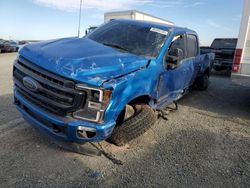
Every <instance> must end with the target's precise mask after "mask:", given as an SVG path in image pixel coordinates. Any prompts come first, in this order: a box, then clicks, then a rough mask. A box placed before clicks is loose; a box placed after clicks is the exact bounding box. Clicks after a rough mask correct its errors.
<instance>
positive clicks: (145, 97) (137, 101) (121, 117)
mask: <svg viewBox="0 0 250 188" xmlns="http://www.w3.org/2000/svg"><path fill="white" fill-rule="evenodd" d="M150 100H151V98H150V96H148V95H142V96H139V97H136V98H134V99H133V100H131V101H130V102H129V103H128V105H133V104H149V102H150ZM125 109H126V105H125V106H124V108H123V110H122V111H121V112H120V114H119V115H118V117H117V119H116V124H117V125H120V124H122V122H123V120H124V116H125V111H126V110H125Z"/></svg>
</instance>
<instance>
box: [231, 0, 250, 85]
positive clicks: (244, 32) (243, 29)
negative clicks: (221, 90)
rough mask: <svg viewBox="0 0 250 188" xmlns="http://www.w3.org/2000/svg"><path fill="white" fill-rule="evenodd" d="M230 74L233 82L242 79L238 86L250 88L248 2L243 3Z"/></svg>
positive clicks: (249, 6) (249, 12)
mask: <svg viewBox="0 0 250 188" xmlns="http://www.w3.org/2000/svg"><path fill="white" fill-rule="evenodd" d="M232 72H233V74H232V79H233V81H235V82H239V81H240V80H242V79H238V78H239V77H241V78H242V77H244V79H243V81H241V83H240V84H241V85H247V86H250V0H245V3H244V7H243V13H242V18H241V25H240V31H239V36H238V42H237V47H236V52H235V55H234V64H233V69H232Z"/></svg>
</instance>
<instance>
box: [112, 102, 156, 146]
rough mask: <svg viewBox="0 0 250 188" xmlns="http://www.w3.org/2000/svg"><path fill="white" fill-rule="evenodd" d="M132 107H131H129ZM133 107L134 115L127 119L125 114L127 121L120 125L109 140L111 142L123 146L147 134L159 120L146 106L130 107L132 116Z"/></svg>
mask: <svg viewBox="0 0 250 188" xmlns="http://www.w3.org/2000/svg"><path fill="white" fill-rule="evenodd" d="M127 106H130V105H127ZM131 107H132V108H133V109H134V112H133V115H131V116H130V117H127V119H126V116H127V115H126V114H128V113H127V112H125V115H124V117H125V120H124V121H123V123H122V124H120V125H119V124H118V125H117V126H116V127H115V128H114V130H113V133H112V135H111V137H110V138H109V140H110V141H111V142H112V143H114V144H116V145H118V146H122V145H124V144H126V143H128V142H129V141H131V140H133V139H134V138H136V137H138V136H140V135H142V134H143V133H145V132H146V131H147V130H148V129H149V128H150V127H151V126H153V125H154V123H155V122H156V120H157V116H156V113H155V112H154V110H153V109H152V108H151V107H150V106H149V105H146V104H136V105H132V106H130V107H129V111H130V112H129V113H130V114H131V111H133V110H131Z"/></svg>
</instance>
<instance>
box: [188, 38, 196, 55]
mask: <svg viewBox="0 0 250 188" xmlns="http://www.w3.org/2000/svg"><path fill="white" fill-rule="evenodd" d="M197 54H198V40H197V37H196V36H195V35H187V56H188V57H195V56H197Z"/></svg>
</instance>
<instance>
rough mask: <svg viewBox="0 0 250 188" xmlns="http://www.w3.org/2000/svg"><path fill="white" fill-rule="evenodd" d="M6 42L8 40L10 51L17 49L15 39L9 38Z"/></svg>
mask: <svg viewBox="0 0 250 188" xmlns="http://www.w3.org/2000/svg"><path fill="white" fill-rule="evenodd" d="M8 42H9V44H10V47H11V49H12V51H14V52H17V51H18V49H19V45H18V43H17V42H15V41H13V40H10V41H8Z"/></svg>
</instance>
